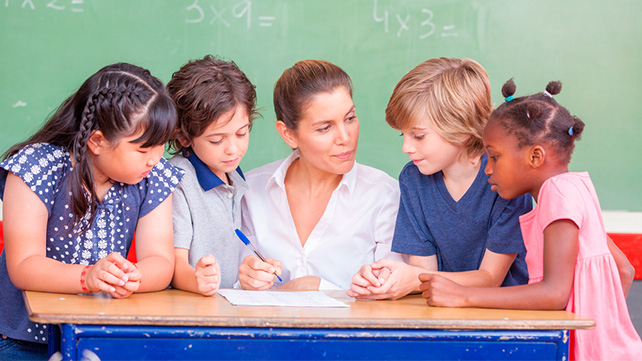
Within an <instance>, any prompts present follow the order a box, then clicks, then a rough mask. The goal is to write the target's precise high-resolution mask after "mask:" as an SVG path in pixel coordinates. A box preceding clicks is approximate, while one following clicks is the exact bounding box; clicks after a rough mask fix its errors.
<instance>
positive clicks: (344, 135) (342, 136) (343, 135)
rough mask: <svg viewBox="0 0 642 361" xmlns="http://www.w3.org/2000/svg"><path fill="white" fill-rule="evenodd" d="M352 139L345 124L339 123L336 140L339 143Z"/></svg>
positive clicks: (345, 142)
mask: <svg viewBox="0 0 642 361" xmlns="http://www.w3.org/2000/svg"><path fill="white" fill-rule="evenodd" d="M349 141H350V132H349V131H348V128H347V127H346V126H345V124H339V125H337V132H336V138H335V142H336V143H337V145H343V144H347V143H348V142H349Z"/></svg>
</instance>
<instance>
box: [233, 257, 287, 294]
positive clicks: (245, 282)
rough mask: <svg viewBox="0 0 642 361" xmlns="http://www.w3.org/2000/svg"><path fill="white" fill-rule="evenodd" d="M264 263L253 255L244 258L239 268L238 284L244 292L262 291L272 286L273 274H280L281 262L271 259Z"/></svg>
mask: <svg viewBox="0 0 642 361" xmlns="http://www.w3.org/2000/svg"><path fill="white" fill-rule="evenodd" d="M266 261H267V263H266V262H263V261H261V260H260V259H259V258H258V257H257V256H254V255H251V256H247V257H245V259H244V260H243V262H242V263H241V265H240V266H239V282H240V283H241V287H242V288H243V289H244V290H255V291H262V290H267V289H269V288H271V287H272V286H273V285H274V280H275V279H276V276H275V275H274V273H275V272H276V273H277V274H278V275H280V274H281V262H279V261H277V260H275V259H272V258H267V259H266Z"/></svg>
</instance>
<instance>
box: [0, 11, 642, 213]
mask: <svg viewBox="0 0 642 361" xmlns="http://www.w3.org/2000/svg"><path fill="white" fill-rule="evenodd" d="M640 15H642V1H636V0H630V1H617V0H616V1H603V0H602V1H594V0H587V1H579V0H575V1H558V0H546V1H527V0H510V1H509V0H506V1H504V0H502V1H499V0H488V1H456V0H442V1H429V0H425V1H419V0H413V1H393V0H378V1H375V0H353V1H350V0H326V1H320V0H304V1H297V0H291V1H285V0H254V1H216V0H185V1H181V0H166V1H152V0H110V1H108V0H84V1H83V0H54V1H52V0H42V1H41V0H2V1H0V152H4V151H5V150H6V149H7V148H8V147H9V146H10V145H12V144H14V143H17V142H19V141H21V140H23V139H25V138H26V137H27V136H29V135H30V134H32V133H33V132H34V131H35V130H37V129H38V128H39V127H40V126H41V125H42V123H43V122H44V121H45V119H46V118H47V117H48V116H49V115H50V114H51V112H52V111H53V110H54V109H55V108H56V107H57V106H58V105H59V104H60V103H61V102H62V101H63V100H64V99H65V98H66V97H67V96H69V95H70V94H71V93H73V92H74V91H75V90H76V89H77V88H78V86H80V84H81V83H82V82H83V81H84V80H85V79H86V78H87V77H89V76H90V75H91V74H93V73H94V72H96V71H97V70H98V69H99V68H101V67H103V66H104V65H107V64H110V63H114V62H119V61H126V62H131V63H134V64H137V65H140V66H143V67H146V68H148V69H150V70H151V72H152V74H154V75H156V76H157V77H159V78H161V79H162V80H163V81H165V82H166V81H168V80H169V79H170V77H171V74H172V72H174V71H176V70H177V69H178V68H179V67H180V66H181V65H183V64H184V63H185V62H187V61H188V60H189V59H195V58H201V57H202V56H203V55H205V54H214V55H218V56H220V57H222V58H225V59H230V60H234V61H235V62H236V63H237V64H238V65H239V67H240V68H241V69H242V70H243V71H245V73H246V74H247V75H248V77H249V78H250V79H251V80H252V82H253V83H254V84H255V85H256V86H257V91H258V100H259V104H260V106H261V108H262V112H261V113H262V115H263V118H262V119H260V118H259V119H258V120H257V121H256V122H255V127H254V129H253V130H252V133H251V139H250V149H249V151H248V154H247V155H246V157H245V158H244V160H243V163H242V167H243V169H244V170H246V171H247V170H250V169H252V168H254V167H257V166H259V165H262V164H265V163H267V162H270V161H273V160H276V159H279V158H282V157H285V156H286V155H287V154H288V153H289V152H290V149H289V148H288V147H287V145H285V143H284V142H283V141H282V140H281V139H280V137H279V136H278V134H277V133H276V130H275V129H274V122H275V118H274V111H273V108H272V95H271V93H272V87H273V84H274V82H275V81H276V79H277V78H278V77H279V75H280V74H281V73H282V72H283V70H284V69H286V68H288V67H290V66H291V65H292V64H294V63H295V62H296V61H298V60H302V59H307V58H321V59H326V60H329V61H331V62H333V63H335V64H337V65H339V66H341V67H342V68H344V69H345V70H346V72H347V73H348V74H350V76H351V77H352V80H353V82H354V87H355V90H354V102H355V105H356V107H357V114H358V115H359V119H360V122H361V136H360V144H359V152H358V156H357V159H358V161H359V162H361V163H364V164H367V165H371V166H374V167H377V168H380V169H383V170H384V171H386V172H387V173H389V174H390V175H392V176H393V177H397V175H398V173H399V171H400V170H401V168H402V167H403V165H404V164H405V163H406V162H407V161H408V158H407V156H406V155H405V154H403V153H402V152H401V142H402V139H401V137H399V133H398V132H397V131H394V130H393V129H391V128H389V127H388V125H387V124H386V122H385V121H384V109H385V107H386V104H387V101H388V98H389V96H390V93H391V91H392V89H393V87H394V85H395V84H396V83H397V81H398V80H399V79H400V78H401V77H402V76H403V75H404V74H405V73H406V72H408V71H409V70H410V69H411V68H413V67H414V66H416V65H417V64H419V63H420V62H422V61H424V60H426V59H428V58H432V57H441V56H446V57H468V58H472V59H475V60H477V61H478V62H480V63H481V64H482V65H483V66H484V67H485V68H486V70H487V71H488V74H489V77H490V80H491V86H492V91H493V101H494V103H495V104H499V103H500V102H501V101H502V99H501V93H500V87H501V85H502V84H503V83H504V81H506V80H507V79H508V78H511V77H514V79H515V82H516V84H517V87H518V88H517V95H525V94H530V93H533V92H538V91H542V90H543V89H544V87H545V86H546V84H547V83H548V81H550V80H561V81H562V82H563V84H564V87H563V90H562V93H561V94H560V95H558V96H556V99H557V100H558V101H559V102H560V103H561V104H563V105H565V106H566V107H567V108H568V109H569V110H570V111H571V113H573V114H575V115H577V116H579V117H580V118H581V119H582V120H584V122H585V123H586V124H587V125H586V128H585V131H584V134H583V136H582V140H581V141H580V142H578V143H577V147H576V151H575V154H574V156H573V160H572V162H571V170H574V171H589V173H590V174H591V176H592V178H593V181H594V183H595V185H596V188H597V191H598V195H599V196H600V200H601V202H602V208H603V209H605V210H628V211H642V192H640V185H641V184H642V182H641V181H640V176H642V169H641V164H642V162H641V161H640V154H641V153H642V145H640V144H641V143H640V135H642V127H641V125H640V120H641V119H640V116H639V115H640V110H639V109H640V108H641V107H642V104H640V103H641V102H640V100H641V99H642V86H640V81H641V80H642V76H641V75H642V40H641V36H642V22H641V21H640V19H639V17H640Z"/></svg>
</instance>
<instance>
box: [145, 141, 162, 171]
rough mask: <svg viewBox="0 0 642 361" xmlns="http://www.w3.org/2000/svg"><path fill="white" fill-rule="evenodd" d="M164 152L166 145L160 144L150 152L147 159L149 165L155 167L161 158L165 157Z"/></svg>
mask: <svg viewBox="0 0 642 361" xmlns="http://www.w3.org/2000/svg"><path fill="white" fill-rule="evenodd" d="M164 152H165V147H164V146H158V147H156V148H155V149H154V150H152V151H151V152H149V154H150V156H149V158H148V159H147V166H148V167H153V166H155V165H156V164H157V163H158V162H160V159H161V158H162V157H163V153H164Z"/></svg>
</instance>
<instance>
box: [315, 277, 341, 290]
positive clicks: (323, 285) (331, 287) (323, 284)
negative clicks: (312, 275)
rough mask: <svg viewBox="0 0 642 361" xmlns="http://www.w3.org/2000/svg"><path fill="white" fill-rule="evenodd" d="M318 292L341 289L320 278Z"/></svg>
mask: <svg viewBox="0 0 642 361" xmlns="http://www.w3.org/2000/svg"><path fill="white" fill-rule="evenodd" d="M319 290H342V288H341V287H339V286H337V285H335V284H334V283H332V282H330V281H328V280H325V279H323V278H321V282H320V283H319Z"/></svg>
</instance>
